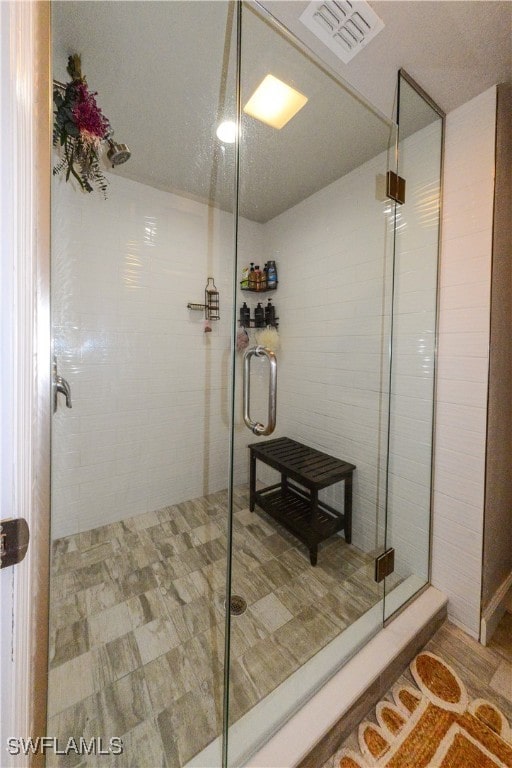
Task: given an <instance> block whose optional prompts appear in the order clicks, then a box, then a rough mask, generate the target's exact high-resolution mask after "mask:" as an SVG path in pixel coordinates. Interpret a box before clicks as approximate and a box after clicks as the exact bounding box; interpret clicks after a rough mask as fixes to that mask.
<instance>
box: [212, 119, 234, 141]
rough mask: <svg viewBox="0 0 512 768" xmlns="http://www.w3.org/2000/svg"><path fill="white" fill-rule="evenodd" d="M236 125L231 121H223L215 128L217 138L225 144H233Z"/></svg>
mask: <svg viewBox="0 0 512 768" xmlns="http://www.w3.org/2000/svg"><path fill="white" fill-rule="evenodd" d="M236 132H237V128H236V123H234V122H233V120H224V122H223V123H221V124H220V125H219V127H218V128H217V131H216V133H217V138H218V139H220V141H223V142H224V143H225V144H234V142H235V141H236Z"/></svg>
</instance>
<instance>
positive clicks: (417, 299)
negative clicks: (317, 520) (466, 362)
mask: <svg viewBox="0 0 512 768" xmlns="http://www.w3.org/2000/svg"><path fill="white" fill-rule="evenodd" d="M199 26H200V28H201V30H202V33H201V46H198V45H197V39H196V38H197V34H196V32H197V28H198V27H199ZM134 30H136V34H137V46H134V45H133V39H134V37H133V35H134ZM52 37H53V77H54V78H55V79H56V80H58V81H59V82H63V81H65V79H66V75H65V70H66V62H67V56H68V52H69V51H70V50H72V51H75V50H77V51H81V53H82V56H83V60H84V62H87V77H88V80H89V82H90V83H91V84H93V85H94V88H97V90H98V93H100V94H101V106H102V107H103V108H104V110H105V113H106V114H108V115H109V118H110V119H111V120H112V123H113V124H115V126H116V131H118V132H119V136H122V137H123V140H125V141H126V142H127V145H128V146H129V147H130V150H131V157H130V161H129V162H127V163H124V164H122V165H116V166H115V167H114V168H112V167H110V166H108V164H107V167H106V168H105V175H106V176H107V178H108V182H109V184H108V190H109V192H108V197H107V199H106V200H105V199H104V198H103V196H102V195H101V194H99V195H98V194H96V193H91V194H84V193H83V192H82V191H81V190H80V189H79V188H78V184H77V183H74V182H73V180H71V181H70V183H66V182H65V180H64V179H63V177H62V176H61V177H56V178H54V180H53V186H52V334H53V348H54V349H53V351H54V354H55V355H56V356H57V358H58V361H59V374H60V375H62V377H64V378H65V380H66V381H67V382H68V383H69V387H70V393H71V397H72V402H73V408H72V409H64V408H60V409H58V410H57V412H56V413H55V415H54V417H53V425H52V433H53V439H52V462H53V472H52V538H53V545H52V562H51V588H50V602H51V610H50V628H49V629H50V647H51V653H50V658H49V662H48V664H49V698H48V731H47V732H48V733H52V734H55V735H56V736H59V737H60V738H69V737H70V736H75V737H77V736H80V735H84V736H86V737H87V736H88V735H89V731H90V732H91V733H92V734H93V735H94V736H102V737H103V738H105V739H106V741H107V742H108V739H109V738H110V737H111V736H112V735H116V736H119V737H121V738H122V739H123V744H124V749H125V753H126V764H131V763H133V764H141V765H142V764H147V765H167V766H169V767H170V766H172V768H178V767H183V768H184V766H212V767H213V766H220V765H222V766H235V765H243V764H244V762H245V761H247V760H248V759H249V758H250V756H251V755H252V754H254V753H255V752H256V751H257V749H258V748H259V747H260V746H261V745H262V744H264V743H265V742H266V741H267V740H268V738H269V736H270V735H271V734H273V733H275V732H276V731H277V729H278V728H279V727H280V725H281V724H282V723H283V722H284V721H285V720H286V719H287V718H288V717H289V716H290V715H291V714H292V713H293V712H295V711H297V708H298V707H299V705H300V704H302V703H303V702H305V701H306V700H307V698H308V697H309V696H311V695H312V694H313V693H314V691H316V690H317V689H318V687H319V685H320V683H321V682H322V681H325V680H327V679H328V678H329V676H330V675H332V674H334V673H335V672H336V670H337V669H339V668H340V666H342V665H343V663H344V662H345V661H346V660H347V659H348V658H350V656H352V655H353V654H354V653H355V652H356V651H357V649H358V648H359V647H361V646H362V645H364V644H365V643H366V642H367V640H368V639H369V638H370V637H372V636H373V635H374V634H375V633H376V632H378V631H379V630H380V629H381V628H382V626H383V621H384V617H385V616H389V615H390V614H391V613H392V612H393V611H394V610H395V609H397V608H398V607H400V605H401V604H402V603H403V602H404V601H405V600H407V599H409V598H410V597H411V596H412V595H413V594H414V592H415V591H416V590H417V589H419V588H420V587H421V585H423V584H425V583H426V581H427V580H428V536H427V539H425V541H426V543H425V541H423V538H425V537H424V536H423V534H424V533H425V532H427V534H428V529H429V510H428V503H427V500H428V493H429V485H428V483H429V480H428V478H429V472H430V452H429V429H430V428H431V422H429V421H428V419H427V417H426V416H425V417H423V416H421V417H419V418H417V419H416V418H415V415H414V414H415V413H417V412H418V410H417V409H418V406H419V404H420V403H421V404H422V407H423V408H424V411H422V413H424V414H426V412H427V409H428V407H429V405H431V403H432V381H433V371H432V366H433V361H432V354H433V353H432V345H431V342H433V341H434V339H435V319H434V316H435V312H433V311H432V307H433V306H434V305H435V300H436V292H435V289H434V287H433V279H434V264H435V259H436V256H435V253H434V251H435V247H436V245H435V243H437V241H436V239H435V228H436V220H435V216H434V213H433V211H434V208H435V205H436V204H437V203H436V201H437V199H438V198H436V194H437V192H438V176H436V168H435V163H434V160H435V158H436V157H437V156H438V155H436V154H435V152H434V149H435V148H436V147H439V146H440V144H439V142H440V137H439V134H438V133H436V131H437V128H438V122H437V119H436V118H434V119H433V120H431V121H430V122H429V120H428V116H427V114H426V113H422V114H423V118H424V119H422V121H421V120H420V121H419V122H418V123H415V124H410V125H409V126H408V127H407V128H406V129H404V134H403V136H400V140H399V142H398V135H397V128H396V124H395V123H393V122H392V121H390V120H388V119H386V118H385V117H383V116H382V115H381V114H379V113H378V112H376V111H375V110H374V109H372V108H371V106H370V105H368V104H366V103H365V102H364V101H363V100H362V99H361V98H360V97H359V96H357V95H355V94H354V93H352V92H351V91H350V89H348V88H347V87H346V85H344V84H343V83H342V82H341V80H340V79H339V78H337V77H336V76H335V75H334V74H333V73H332V72H330V71H328V70H327V68H326V67H325V66H324V65H323V64H322V62H321V61H317V60H316V59H315V58H314V57H313V56H312V55H311V54H310V53H309V52H306V51H305V50H304V49H303V47H302V45H301V43H300V42H299V41H298V40H297V39H295V38H293V37H292V36H291V35H290V34H289V33H288V32H287V31H286V29H284V28H283V27H282V26H281V25H280V24H279V23H278V22H277V21H276V20H275V19H274V18H272V17H271V16H270V15H268V14H267V13H266V12H265V11H264V10H263V9H261V8H259V7H258V8H256V7H255V6H252V5H246V4H244V3H241V4H234V3H230V2H223V1H220V2H216V3H188V2H173V3H171V2H164V3H124V2H119V3H94V4H92V3H83V2H74V1H73V0H67V2H55V3H52ZM106 52H108V54H107V53H106ZM155 59H156V60H158V62H159V63H158V66H157V67H155V66H154V62H155ZM120 62H122V66H123V77H122V78H119V77H117V76H115V73H116V66H118V65H119V63H120ZM268 73H271V74H272V75H273V77H274V79H277V80H278V81H279V82H281V83H282V84H284V85H285V86H286V87H287V88H289V89H291V90H293V91H294V92H296V93H298V94H299V96H300V97H301V98H300V99H299V100H298V102H297V103H299V102H301V103H302V106H301V107H300V108H299V109H298V111H296V112H295V113H294V115H293V116H292V117H290V118H289V119H288V120H287V121H286V122H285V123H284V124H283V125H281V127H275V126H273V125H271V124H269V122H268V121H267V122H266V121H265V120H264V119H262V117H261V115H260V116H255V114H254V109H253V107H252V106H248V105H249V103H250V102H251V100H252V97H253V95H254V93H255V92H256V91H257V89H258V88H259V87H260V86H261V85H262V83H263V81H264V80H265V79H266V77H267V75H268ZM237 83H238V84H239V90H238V92H237ZM279 87H280V86H279ZM407 87H411V88H412V86H411V85H410V83H408V85H407ZM407 87H406V86H405V85H403V86H402V90H401V98H402V102H403V100H404V99H407V98H413V94H412V93H410V92H408V91H407ZM237 105H238V107H239V111H238V112H237V109H238V107H237ZM416 111H418V109H417V110H416ZM226 121H228V122H229V121H231V122H232V123H234V127H235V138H237V140H236V141H234V142H230V141H227V140H226V134H225V133H221V135H222V136H224V138H223V139H219V138H218V136H217V128H218V126H219V124H220V123H221V122H226ZM237 126H238V132H237ZM183 137H186V140H184V139H183ZM312 137H315V142H316V146H317V147H318V148H322V147H330V148H334V149H335V150H336V151H329V152H327V151H326V152H324V151H323V150H321V149H318V151H316V152H311V151H310V150H311V139H312ZM397 142H398V144H397ZM436 142H437V143H436ZM397 146H398V149H399V150H400V158H401V159H400V163H402V165H400V166H399V167H398V168H396V167H394V168H390V167H389V157H394V156H395V149H396V148H397ZM347 147H350V151H347ZM435 151H436V152H437V149H436V150H435ZM427 158H433V160H432V162H431V165H430V166H429V164H428V161H427ZM406 166H407V167H406ZM389 170H392V171H394V172H398V173H400V175H401V176H403V177H405V178H406V179H407V190H408V191H407V193H408V196H410V197H411V199H410V200H407V201H406V203H405V204H404V206H402V208H401V210H400V215H401V217H402V218H401V221H407V226H406V227H403V228H401V229H399V230H397V231H396V232H395V216H396V210H397V207H396V206H397V204H396V202H395V201H392V200H390V199H385V200H382V199H376V196H375V178H376V176H378V175H381V176H385V175H386V173H387V172H388V171H389ZM437 170H438V169H437ZM429 174H430V175H429ZM436 185H437V186H436ZM427 188H428V189H429V194H430V198H429V200H430V203H431V207H430V208H429V211H431V216H430V218H429V220H428V222H427V221H426V219H425V217H422V216H421V215H417V212H418V210H420V209H419V208H418V200H417V199H416V200H415V199H414V190H418V189H427ZM420 202H421V201H420ZM422 204H426V201H425V200H423V201H422ZM421 210H423V208H421ZM428 249H430V251H428V253H429V256H428V259H429V268H430V269H431V271H430V273H429V277H428V281H429V282H428V287H427V286H426V284H425V282H423V283H422V281H424V280H425V264H424V263H420V262H419V261H415V260H414V258H415V256H414V255H413V254H416V256H417V255H418V254H419V253H423V254H426V253H427V250H428ZM261 253H263V254H271V255H275V259H276V264H277V266H278V269H279V288H278V292H275V291H276V288H277V285H278V282H277V272H276V275H275V277H276V280H275V288H272V289H271V290H269V291H268V293H265V292H264V291H262V290H260V291H247V290H246V289H247V288H248V287H249V286H248V285H247V286H241V285H240V275H241V273H242V269H243V268H244V267H245V266H247V265H248V264H250V260H251V258H254V256H255V254H261ZM262 261H263V259H261V260H260V262H259V263H260V264H261V262H262ZM267 274H268V273H267ZM213 275H214V276H215V280H213V277H208V284H207V285H206V289H205V293H204V298H203V295H202V291H203V287H204V286H205V282H206V279H207V276H213ZM267 280H268V278H267ZM210 281H211V282H210ZM260 287H261V286H260ZM268 287H269V286H268V285H267V288H268ZM258 294H260V296H259V295H258ZM221 296H222V312H221V311H220V300H219V299H220V297H221ZM194 297H196V298H197V299H198V300H199V301H198V303H197V304H196V303H195V302H191V301H190V299H191V298H194ZM263 297H264V298H263ZM260 299H261V301H260ZM269 299H270V306H271V307H272V309H273V312H272V313H271V314H270V313H267V315H268V316H267V317H265V305H267V306H268V304H269ZM244 302H245V304H246V306H247V307H248V308H249V310H250V312H249V320H248V322H249V326H245V327H254V325H255V320H254V310H255V309H256V306H257V303H258V302H259V303H260V304H262V307H261V308H262V310H263V326H262V327H265V326H266V325H270V326H273V327H275V328H277V327H278V326H279V341H280V345H279V349H277V350H276V351H275V354H273V360H274V361H275V363H276V365H277V382H278V383H277V394H276V427H275V432H274V434H273V435H272V438H273V439H274V438H275V439H276V440H280V439H282V440H284V439H286V438H287V439H289V440H291V441H295V442H297V443H300V444H303V445H306V446H308V447H310V449H311V453H310V454H308V457H306V459H305V460H306V461H309V462H313V463H314V462H315V460H316V459H315V456H316V455H317V453H321V454H323V455H328V456H332V457H334V458H335V460H342V461H344V462H347V463H348V465H349V466H351V467H354V469H353V475H351V477H352V493H351V507H352V509H351V521H352V526H351V532H350V533H351V535H350V536H348V535H346V534H347V528H346V527H345V529H343V527H341V526H340V527H339V530H338V531H336V532H334V535H332V536H329V537H328V538H326V539H325V540H324V541H322V542H320V544H319V551H318V561H317V564H316V566H314V567H313V566H312V565H311V562H310V557H309V551H308V548H307V547H306V546H305V545H304V543H303V542H301V541H300V540H297V539H296V538H295V537H294V536H292V535H290V533H289V531H287V530H286V528H285V527H284V526H283V525H281V524H280V522H279V520H275V519H273V518H272V517H271V516H269V515H267V514H266V513H265V512H264V511H263V510H261V509H258V507H256V508H255V510H254V511H252V512H251V510H250V507H251V499H250V449H249V445H250V444H253V443H254V442H255V440H256V444H258V441H259V438H255V437H254V435H253V434H252V433H251V432H250V431H249V430H247V428H246V427H245V425H244V421H243V418H242V410H243V409H242V367H243V366H242V355H241V354H240V352H238V351H237V349H236V338H237V332H238V330H239V324H240V321H241V319H242V318H241V315H240V310H241V308H243V305H244ZM194 310H197V314H196V313H195V311H194ZM251 310H252V311H251ZM200 313H203V316H204V318H203V319H204V322H205V324H209V323H210V322H212V321H215V324H214V325H213V322H212V326H211V327H213V329H214V333H209V334H207V335H205V334H202V333H198V325H199V324H198V323H196V322H193V320H194V319H199V318H200ZM244 317H245V320H247V315H245V316H244ZM259 317H261V316H260V315H259ZM267 320H268V321H269V322H267ZM242 325H244V323H242ZM276 335H277V334H276ZM422 345H423V346H422ZM390 348H392V349H393V351H392V354H391V356H390ZM254 358H255V359H254V360H253V363H252V374H251V376H252V378H251V385H250V398H251V415H252V417H253V418H254V419H256V420H257V421H262V420H263V421H265V418H266V412H267V393H268V365H269V359H270V358H272V355H270V354H269V355H268V356H267V357H265V356H264V355H261V356H257V355H255V356H254ZM317 469H318V471H320V470H321V467H320V468H318V467H317ZM281 475H282V473H281V472H279V471H278V470H276V468H273V467H272V466H269V465H268V464H264V463H262V462H260V463H259V466H258V468H257V471H256V474H255V476H254V488H255V489H256V492H258V491H259V489H261V488H268V487H269V486H273V485H276V484H281V483H282V482H283V478H282V476H281ZM321 485H322V484H321ZM318 499H319V502H320V504H321V505H323V507H324V508H329V507H331V508H333V509H336V510H338V511H339V512H340V514H345V515H347V517H346V518H345V519H348V513H349V511H350V510H349V509H348V508H347V507H346V504H347V500H346V493H345V489H344V484H343V482H339V483H333V484H332V485H325V486H324V485H322V487H321V488H320V489H319V492H318ZM422 537H423V538H422ZM390 546H393V547H394V548H395V562H396V564H397V567H396V569H395V573H394V574H392V575H391V576H390V577H388V578H387V579H386V581H385V582H382V583H380V584H377V583H376V582H375V581H374V579H373V570H374V561H375V557H376V556H377V555H379V554H380V553H382V552H383V551H384V550H385V549H386V548H389V547H390ZM226 585H228V586H227V587H226ZM235 596H236V597H237V600H236V601H235V603H236V605H238V604H239V605H242V606H244V607H245V606H246V607H245V610H243V612H238V613H237V611H236V610H234V611H226V606H231V604H232V601H231V598H232V597H235ZM238 598H240V601H238ZM297 691H300V692H301V693H300V698H299V697H298V694H297ZM56 760H57V762H56V764H57V765H59V764H62V765H64V764H65V763H64V762H61V763H59V760H58V759H57V758H56ZM97 762H98V765H100V762H99V759H98V761H97ZM91 764H92V765H93V764H95V763H94V759H93V760H92V762H91Z"/></svg>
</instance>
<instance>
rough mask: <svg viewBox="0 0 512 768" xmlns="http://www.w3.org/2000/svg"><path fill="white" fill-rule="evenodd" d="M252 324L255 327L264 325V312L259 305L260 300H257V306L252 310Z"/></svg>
mask: <svg viewBox="0 0 512 768" xmlns="http://www.w3.org/2000/svg"><path fill="white" fill-rule="evenodd" d="M254 326H255V328H264V327H265V312H264V311H263V307H262V306H261V302H259V301H258V306H257V307H256V309H255V310H254Z"/></svg>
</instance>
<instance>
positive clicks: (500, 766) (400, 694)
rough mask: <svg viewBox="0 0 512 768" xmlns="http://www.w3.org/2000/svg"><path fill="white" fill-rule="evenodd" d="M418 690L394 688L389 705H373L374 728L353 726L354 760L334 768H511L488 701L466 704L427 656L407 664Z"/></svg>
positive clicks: (458, 683) (505, 730) (451, 678)
mask: <svg viewBox="0 0 512 768" xmlns="http://www.w3.org/2000/svg"><path fill="white" fill-rule="evenodd" d="M411 672H412V675H413V677H414V680H415V682H416V685H417V686H418V688H413V687H412V686H404V685H396V686H395V687H394V688H393V691H392V693H393V699H394V703H392V702H389V701H381V702H380V703H379V704H377V709H376V715H377V722H378V725H375V724H374V723H371V722H369V721H365V722H363V723H361V725H360V726H359V748H360V750H361V752H360V753H359V754H358V753H356V752H354V751H352V750H348V749H346V750H343V751H342V753H341V755H340V762H339V768H512V734H511V729H510V724H509V723H508V721H507V719H506V717H505V716H504V715H503V713H502V712H500V710H499V709H498V708H497V707H496V706H495V704H493V703H492V702H490V701H487V700H485V699H475V700H474V701H470V700H469V697H468V694H467V691H466V688H465V686H464V683H463V682H462V680H461V679H460V678H459V676H458V675H457V674H456V672H454V670H453V669H452V668H451V667H450V666H448V664H447V663H446V662H445V661H443V659H441V658H439V656H435V655H434V654H433V653H428V652H426V651H424V652H423V653H420V654H419V655H418V656H416V658H415V659H414V661H413V662H412V664H411Z"/></svg>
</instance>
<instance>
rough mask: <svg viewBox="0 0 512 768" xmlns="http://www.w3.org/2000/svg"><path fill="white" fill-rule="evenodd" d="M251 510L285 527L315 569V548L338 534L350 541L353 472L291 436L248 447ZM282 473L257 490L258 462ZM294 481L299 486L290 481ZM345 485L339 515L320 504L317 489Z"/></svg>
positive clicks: (343, 463)
mask: <svg viewBox="0 0 512 768" xmlns="http://www.w3.org/2000/svg"><path fill="white" fill-rule="evenodd" d="M249 450H250V453H251V459H250V478H249V486H250V496H249V508H250V510H251V512H254V506H255V504H258V506H260V507H261V508H262V509H263V510H265V512H267V513H268V514H269V515H270V516H271V517H273V518H274V519H275V520H277V521H278V522H279V523H281V524H282V525H284V527H285V528H287V529H288V530H289V531H291V532H292V533H293V534H294V535H295V536H296V537H297V538H298V539H300V541H302V542H303V543H304V544H306V546H307V547H308V548H309V559H310V561H311V565H316V563H317V559H318V545H319V543H320V542H321V541H324V540H325V539H328V538H329V537H330V536H332V535H333V534H334V533H337V532H338V531H344V534H345V541H346V542H347V544H350V542H351V539H352V473H353V471H354V469H355V466H354V464H349V463H348V462H346V461H341V459H336V458H334V456H329V455H328V454H327V453H322V452H321V451H317V450H315V449H314V448H309V447H308V446H307V445H303V443H298V442H297V441H296V440H291V439H290V438H289V437H278V438H277V439H275V440H265V441H264V442H259V443H252V444H251V445H249ZM257 459H259V461H262V462H263V463H264V464H268V466H269V467H272V468H273V469H277V471H278V472H280V473H281V482H280V483H277V484H276V485H269V486H268V487H267V488H261V489H260V490H256V460H257ZM290 480H294V481H295V482H296V483H299V485H300V486H302V487H298V486H296V485H295V484H292V483H290ZM341 480H343V481H344V491H345V503H344V508H343V512H340V511H338V510H336V509H334V508H333V507H330V506H329V505H328V504H325V503H324V502H323V501H319V500H318V491H319V490H321V489H322V488H327V487H328V486H330V485H334V483H339V482H340V481H341Z"/></svg>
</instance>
